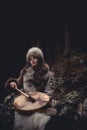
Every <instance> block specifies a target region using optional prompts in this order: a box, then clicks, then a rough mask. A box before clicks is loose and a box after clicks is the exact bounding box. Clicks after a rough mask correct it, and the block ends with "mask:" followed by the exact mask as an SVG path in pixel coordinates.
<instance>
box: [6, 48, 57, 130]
mask: <svg viewBox="0 0 87 130" xmlns="http://www.w3.org/2000/svg"><path fill="white" fill-rule="evenodd" d="M26 61H27V65H26V66H25V67H24V68H23V69H22V70H21V72H20V76H19V77H18V79H15V78H10V79H9V80H8V81H7V82H6V84H5V86H6V87H7V89H10V88H17V87H18V88H20V86H23V90H24V92H25V93H26V94H31V93H34V92H37V91H39V92H43V93H46V94H47V95H49V97H50V98H51V99H53V98H54V97H53V95H54V87H55V80H54V74H53V72H51V71H50V70H49V66H48V65H47V64H46V63H45V61H44V54H43V52H42V50H41V49H40V48H38V47H32V48H30V49H29V50H28V52H27V54H26ZM47 112H48V113H47ZM47 112H46V113H39V112H35V113H34V114H32V115H30V116H26V117H25V116H23V115H20V114H19V113H18V112H15V123H14V130H15V129H16V130H17V129H18V130H20V129H21V130H24V129H26V130H27V129H28V130H32V129H34V128H35V129H38V130H39V129H40V130H43V129H44V127H45V124H46V123H47V122H48V121H49V119H50V115H55V113H56V110H55V109H50V112H49V110H48V111H47ZM38 121H39V122H38ZM27 123H29V125H27V126H26V125H25V124H27ZM32 127H33V128H32Z"/></svg>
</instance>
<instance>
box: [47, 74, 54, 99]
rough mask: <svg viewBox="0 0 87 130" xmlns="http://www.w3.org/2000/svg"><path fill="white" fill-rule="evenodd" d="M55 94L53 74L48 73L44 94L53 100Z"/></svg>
mask: <svg viewBox="0 0 87 130" xmlns="http://www.w3.org/2000/svg"><path fill="white" fill-rule="evenodd" d="M54 92H55V77H54V73H52V72H50V74H49V75H48V81H47V84H46V87H45V93H46V94H48V95H49V96H51V98H53V96H54Z"/></svg>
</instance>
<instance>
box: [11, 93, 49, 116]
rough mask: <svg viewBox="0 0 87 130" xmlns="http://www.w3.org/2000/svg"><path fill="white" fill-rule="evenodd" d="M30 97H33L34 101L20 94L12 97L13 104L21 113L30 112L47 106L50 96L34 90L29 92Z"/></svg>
mask: <svg viewBox="0 0 87 130" xmlns="http://www.w3.org/2000/svg"><path fill="white" fill-rule="evenodd" d="M31 97H32V98H34V99H35V102H32V101H31V100H30V99H29V98H28V97H26V96H25V95H20V96H18V97H16V98H15V99H14V102H13V105H14V107H15V109H16V111H18V112H19V113H21V114H31V113H33V112H35V111H41V110H44V109H45V108H47V106H48V104H49V101H50V97H49V96H48V95H47V94H45V93H42V92H34V93H33V94H31Z"/></svg>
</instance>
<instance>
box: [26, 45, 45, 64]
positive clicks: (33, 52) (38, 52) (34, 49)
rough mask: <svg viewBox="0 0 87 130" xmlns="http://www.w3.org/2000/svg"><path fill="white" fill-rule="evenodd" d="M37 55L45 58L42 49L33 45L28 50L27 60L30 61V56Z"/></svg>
mask: <svg viewBox="0 0 87 130" xmlns="http://www.w3.org/2000/svg"><path fill="white" fill-rule="evenodd" d="M32 55H33V56H37V57H40V58H42V59H44V55H43V52H42V50H41V49H39V48H38V47H32V48H30V49H29V50H28V52H27V54H26V61H27V62H28V60H29V57H30V56H32Z"/></svg>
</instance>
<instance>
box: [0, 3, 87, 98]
mask: <svg viewBox="0 0 87 130" xmlns="http://www.w3.org/2000/svg"><path fill="white" fill-rule="evenodd" d="M0 12H1V16H0V32H1V35H0V97H1V99H2V98H3V97H4V95H5V93H4V83H5V81H6V80H7V79H8V78H9V77H17V76H18V75H19V72H20V69H21V68H22V67H23V66H24V65H25V64H26V58H25V56H26V52H27V50H28V49H29V48H30V47H32V46H34V45H38V46H39V47H40V48H41V49H42V50H43V52H44V54H45V59H46V62H48V63H49V64H50V65H51V64H52V63H54V62H55V58H56V56H57V54H58V53H59V52H62V53H63V52H64V49H65V39H66V37H65V34H66V32H68V43H69V49H77V50H79V51H82V52H84V53H87V48H86V44H87V20H86V7H85V3H84V5H83V3H73V2H71V3H66V2H61V3H55V2H37V1H32V2H29V3H23V2H19V3H15V2H13V3H10V2H9V3H8V2H6V3H1V11H0Z"/></svg>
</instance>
